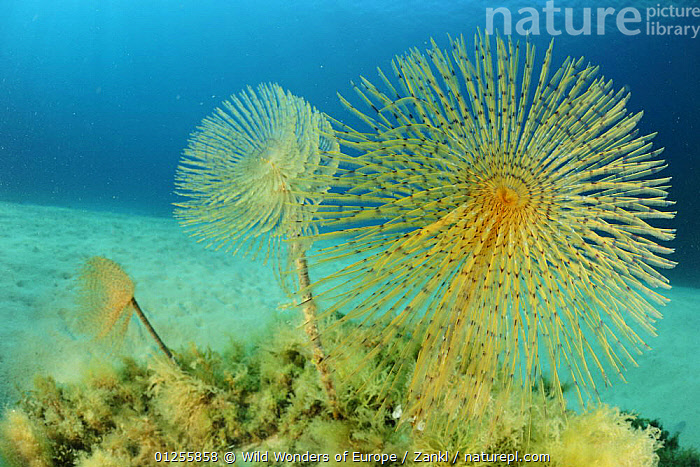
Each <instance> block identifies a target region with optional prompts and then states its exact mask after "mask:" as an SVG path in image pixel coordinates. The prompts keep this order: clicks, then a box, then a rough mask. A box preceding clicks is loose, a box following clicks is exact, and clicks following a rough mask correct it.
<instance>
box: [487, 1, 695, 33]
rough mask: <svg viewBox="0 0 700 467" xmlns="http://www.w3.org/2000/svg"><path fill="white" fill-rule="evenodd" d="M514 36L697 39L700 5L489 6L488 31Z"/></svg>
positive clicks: (551, 2)
mask: <svg viewBox="0 0 700 467" xmlns="http://www.w3.org/2000/svg"><path fill="white" fill-rule="evenodd" d="M497 29H498V30H500V31H503V33H504V34H506V35H510V34H512V33H513V30H515V32H516V33H518V34H520V35H527V34H533V35H540V34H549V35H551V36H558V35H561V34H568V35H571V36H580V35H584V36H590V35H597V36H602V35H605V33H606V31H610V30H617V31H619V32H621V33H622V34H624V35H626V36H636V35H639V34H645V35H648V36H664V37H677V36H684V37H689V38H692V39H695V38H697V37H698V35H700V6H678V5H673V4H661V3H657V4H656V5H655V6H649V7H639V8H638V7H634V6H627V7H623V8H613V7H595V8H591V7H583V6H577V7H567V6H565V5H564V4H563V2H562V3H556V4H555V2H554V0H549V1H547V2H546V4H545V6H544V8H541V9H537V8H534V7H523V8H518V9H517V10H516V9H515V8H512V9H511V8H508V7H498V8H486V32H487V33H489V34H493V33H494V32H495V31H496V30H497Z"/></svg>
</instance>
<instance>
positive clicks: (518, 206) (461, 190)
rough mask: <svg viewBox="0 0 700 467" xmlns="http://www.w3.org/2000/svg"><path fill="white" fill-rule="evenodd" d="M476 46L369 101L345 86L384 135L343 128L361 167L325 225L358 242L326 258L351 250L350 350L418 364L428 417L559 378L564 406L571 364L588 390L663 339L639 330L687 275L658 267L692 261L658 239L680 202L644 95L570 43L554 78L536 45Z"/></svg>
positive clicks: (362, 91)
mask: <svg viewBox="0 0 700 467" xmlns="http://www.w3.org/2000/svg"><path fill="white" fill-rule="evenodd" d="M474 41H475V46H474V51H475V53H474V54H473V55H472V54H470V53H468V52H467V46H466V44H465V42H464V40H463V39H461V38H460V39H457V40H454V41H452V42H451V51H444V50H441V49H440V48H438V47H437V45H435V43H433V47H432V48H431V49H430V50H428V52H427V56H426V55H424V54H423V53H421V52H419V51H418V50H411V51H409V52H408V53H407V54H406V55H404V56H400V57H397V58H396V59H395V60H394V62H393V64H392V68H393V77H391V76H388V75H386V74H384V73H383V72H382V71H381V70H379V78H380V81H381V83H382V86H376V85H375V84H373V83H371V82H370V81H368V80H367V79H365V78H362V80H361V83H360V84H359V85H357V86H355V91H356V93H357V95H358V96H359V101H360V102H361V104H362V107H355V106H354V105H353V104H352V103H351V102H350V101H349V100H346V99H344V98H342V97H341V100H342V102H343V103H344V104H345V105H346V106H347V107H348V109H349V110H350V111H351V112H352V113H353V114H354V116H356V117H357V118H358V119H359V120H361V121H362V122H363V123H364V125H365V126H366V128H365V130H364V131H358V130H355V129H354V128H352V127H350V126H349V125H347V124H342V123H339V124H338V126H339V127H340V128H339V131H338V135H339V138H340V141H341V144H342V145H343V146H345V147H347V148H349V149H351V150H352V151H351V152H350V153H348V154H347V155H342V156H340V157H339V158H340V159H341V164H343V165H344V167H346V168H350V170H346V171H345V172H343V173H341V174H340V176H338V177H335V178H334V179H333V180H331V181H329V182H328V183H330V184H332V185H335V186H337V187H339V190H336V193H334V194H333V200H334V201H333V203H334V204H335V205H336V206H331V205H326V206H322V212H321V213H320V215H321V217H322V218H323V221H322V225H323V226H324V227H325V228H326V229H328V230H330V232H326V233H323V234H321V235H319V236H317V237H316V238H343V237H345V238H346V240H345V241H344V242H343V243H340V244H339V245H338V246H336V247H330V248H328V249H327V250H325V251H324V252H322V253H321V254H320V255H318V256H317V258H316V260H315V263H316V264H318V263H319V262H330V261H338V260H339V259H341V258H343V259H345V258H351V262H350V264H349V265H347V266H346V267H343V268H342V269H340V270H339V271H338V272H337V273H335V274H333V275H330V276H328V277H326V278H325V279H324V280H321V281H319V282H318V283H317V284H316V287H317V291H318V290H322V293H321V295H324V296H326V297H327V298H328V299H329V300H331V301H332V303H333V305H332V306H331V307H330V309H328V310H327V313H334V312H337V311H340V312H341V313H342V314H343V315H344V318H343V320H341V322H344V321H348V320H353V321H355V322H356V323H357V324H358V326H359V327H358V330H357V331H356V333H355V334H354V335H353V336H352V337H351V338H349V339H348V340H347V341H345V342H343V343H342V344H341V345H339V346H337V347H336V348H335V349H333V350H331V352H330V355H331V357H332V358H336V359H338V360H342V359H343V358H345V357H346V356H348V355H351V354H352V353H353V352H354V351H353V348H354V346H355V345H363V346H372V347H374V348H375V352H374V353H378V352H379V351H380V350H381V351H382V355H386V356H387V357H386V358H390V359H391V360H392V361H394V362H395V364H394V365H393V368H394V374H395V375H396V374H398V373H399V372H400V371H401V369H402V368H410V367H412V365H413V364H414V362H415V371H414V373H413V378H412V381H411V383H410V386H409V388H408V399H409V404H408V409H407V410H404V414H406V418H407V419H412V420H416V421H420V420H424V419H425V418H426V417H428V414H429V412H430V410H429V409H430V408H431V407H441V408H443V409H446V410H449V411H450V413H451V414H452V415H453V417H454V419H464V417H472V416H475V415H479V414H481V413H483V411H484V407H486V405H487V401H488V400H489V398H490V397H492V394H494V393H498V392H499V391H500V390H504V391H506V392H507V391H508V390H509V388H511V387H513V386H514V385H518V386H522V387H524V388H527V389H528V390H527V391H524V392H523V393H524V394H527V393H529V392H530V391H529V388H531V387H533V386H537V385H539V384H541V383H540V382H541V380H542V377H543V376H545V377H547V378H548V379H549V381H551V383H552V388H553V389H554V391H555V392H556V394H557V395H558V396H559V399H560V400H561V401H562V405H563V396H562V392H561V385H562V383H563V381H562V379H561V378H562V374H563V372H562V370H563V369H566V379H568V382H570V383H571V384H572V386H573V387H574V388H575V391H576V392H577V393H578V395H579V397H580V399H581V400H583V399H584V398H585V397H584V396H585V394H586V393H590V392H595V387H596V380H597V379H602V380H603V381H604V382H605V383H606V384H607V383H608V382H609V374H610V373H611V372H612V373H618V374H621V372H622V370H623V368H624V366H625V364H626V363H630V362H631V363H633V362H634V358H633V355H634V354H635V353H638V352H639V351H640V349H642V348H645V347H647V345H646V344H645V343H644V341H643V340H642V338H641V337H640V336H639V335H638V333H637V330H638V329H643V330H646V331H648V332H651V333H653V332H654V328H653V322H654V321H655V320H656V319H658V318H660V316H661V315H660V314H659V313H658V312H657V311H656V310H655V308H654V306H653V305H654V304H663V303H664V302H665V301H666V300H665V299H664V297H662V296H661V295H659V294H658V293H656V292H655V291H654V290H653V289H654V288H657V287H661V288H668V287H669V285H668V281H667V280H666V279H665V278H664V276H662V275H661V274H660V273H659V272H657V271H656V270H655V268H659V267H660V268H670V267H673V265H674V263H673V262H672V261H669V260H668V259H665V258H663V257H661V256H660V255H662V254H667V253H671V252H672V250H671V249H669V248H666V247H663V246H660V245H658V244H657V243H656V241H657V240H671V239H672V238H673V237H674V231H673V230H670V229H665V228H661V227H658V226H654V225H652V223H650V222H651V221H654V220H656V219H671V218H672V217H673V216H674V214H675V213H673V212H669V211H667V210H665V208H667V207H668V206H670V205H671V204H673V203H672V202H671V201H668V200H667V192H666V189H667V188H668V186H667V184H668V182H669V180H670V178H654V177H653V174H655V173H657V172H659V171H660V170H662V169H663V168H664V167H665V166H666V165H665V163H664V161H662V160H660V159H658V155H659V154H660V153H661V150H660V149H656V150H655V149H652V143H651V139H652V138H653V136H654V135H653V134H650V135H639V134H638V133H637V130H636V129H635V127H636V125H637V122H638V121H639V120H640V118H641V117H642V114H641V113H630V112H628V111H627V109H626V108H625V105H626V103H627V101H628V99H629V94H628V93H627V91H626V90H624V89H621V90H619V91H616V90H615V89H614V88H613V85H612V82H610V81H606V80H605V79H603V78H602V77H596V75H597V67H593V66H590V65H584V64H583V59H579V60H572V59H570V58H567V59H566V60H565V61H564V63H563V64H562V65H561V66H560V67H559V68H556V69H552V66H551V61H552V45H551V44H550V47H549V48H548V50H547V52H546V54H545V57H544V63H543V65H542V67H541V69H539V70H538V69H536V67H535V63H534V62H535V60H534V56H535V55H534V47H533V46H532V45H531V44H530V43H529V42H528V43H527V44H526V45H525V47H521V45H520V44H519V43H514V42H512V41H511V40H510V39H508V40H507V41H504V40H502V39H501V38H496V40H495V49H494V50H492V44H493V41H492V39H490V38H488V37H486V38H483V37H482V36H481V34H478V35H477V36H476V37H475V39H474ZM533 85H534V87H533ZM348 237H349V238H348ZM631 323H636V326H631ZM399 336H402V337H400V338H399ZM416 347H418V348H419V349H420V350H419V353H418V357H417V361H416V360H415V354H414V352H415V349H416ZM374 353H373V354H374ZM373 354H371V355H373ZM596 374H597V375H598V376H597V377H596ZM396 381H398V379H393V380H391V381H389V382H387V391H388V390H390V389H391V387H392V384H394V383H395V382H396Z"/></svg>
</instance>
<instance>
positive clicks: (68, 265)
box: [0, 203, 700, 448]
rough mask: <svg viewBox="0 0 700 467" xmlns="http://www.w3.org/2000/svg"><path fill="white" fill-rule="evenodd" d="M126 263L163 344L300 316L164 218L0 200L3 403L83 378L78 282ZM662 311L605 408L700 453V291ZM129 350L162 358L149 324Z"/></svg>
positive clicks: (222, 336) (261, 270)
mask: <svg viewBox="0 0 700 467" xmlns="http://www.w3.org/2000/svg"><path fill="white" fill-rule="evenodd" d="M95 255H101V256H105V257H108V258H110V259H113V260H114V261H117V262H118V263H120V264H121V265H122V266H123V267H124V269H125V270H126V271H127V273H128V274H129V275H130V276H131V277H132V278H133V280H134V281H135V283H136V294H135V295H136V298H137V299H138V301H139V303H140V304H141V306H142V308H143V309H144V311H145V312H146V314H147V315H148V316H149V317H150V319H151V322H152V323H153V325H154V327H155V328H156V330H157V331H158V332H159V333H160V335H161V337H162V338H163V340H164V341H165V342H166V343H167V344H168V345H169V346H171V347H174V348H178V347H181V346H184V345H187V344H188V343H189V342H194V343H196V344H197V345H198V346H200V347H206V346H209V347H211V348H213V349H221V348H223V347H224V346H225V345H226V343H227V342H228V340H229V339H245V340H248V339H249V337H250V336H251V335H254V334H256V333H259V332H260V331H261V330H262V329H263V328H264V326H265V324H266V323H267V322H269V321H270V320H272V319H274V318H275V317H280V316H281V317H282V319H284V317H285V313H289V314H290V315H289V319H290V320H291V319H293V318H294V316H292V314H294V313H296V311H294V310H291V311H290V310H286V311H285V310H284V309H282V308H281V307H282V306H283V305H285V304H288V303H289V299H288V298H287V297H286V296H285V295H284V294H283V293H282V292H281V291H280V290H279V288H278V286H277V284H276V282H275V277H274V275H273V273H272V268H271V267H270V265H265V264H264V262H263V261H262V260H250V259H246V258H241V257H234V256H232V255H231V254H226V253H224V252H221V251H218V252H217V251H212V250H207V249H205V248H204V247H203V246H202V245H201V244H197V243H196V242H195V241H194V240H193V239H192V238H189V237H188V236H187V235H186V234H185V233H184V232H183V230H182V229H181V228H180V227H179V226H178V225H177V223H176V221H175V220H173V219H168V218H159V217H146V216H132V215H126V214H114V213H108V212H98V211H83V210H75V209H67V208H57V207H47V206H35V205H27V204H11V203H0V404H7V403H10V402H11V401H12V400H13V399H14V398H16V397H17V395H18V394H19V391H22V390H24V389H26V388H28V387H29V385H30V384H31V381H32V378H33V376H34V375H35V374H37V373H42V374H50V375H52V376H54V377H55V378H56V379H57V380H58V381H59V382H70V381H75V380H76V379H78V378H79V377H80V375H81V373H82V372H83V371H84V370H85V369H86V368H87V365H89V363H90V359H91V354H90V352H89V351H88V350H87V348H88V347H87V346H86V345H85V344H86V339H85V338H84V337H81V336H79V335H76V334H75V333H74V332H73V331H72V329H73V327H72V326H71V325H70V324H69V323H71V322H72V321H73V318H74V313H75V285H76V284H75V278H76V275H77V271H78V269H79V268H80V266H81V264H82V263H83V262H84V261H85V260H86V259H87V258H89V257H90V256H95ZM666 295H667V296H668V297H669V298H671V303H670V304H669V305H667V306H666V307H664V308H663V309H662V310H661V311H662V312H663V314H664V319H663V320H661V321H659V322H658V323H657V329H658V333H659V336H658V337H655V338H649V339H648V342H649V343H650V345H651V346H652V347H653V349H654V350H653V351H652V352H647V353H645V354H644V355H642V356H640V357H639V358H638V359H637V361H638V363H639V366H638V367H636V368H629V370H628V371H627V373H625V377H626V379H627V381H628V383H627V384H625V383H623V382H622V381H619V380H615V379H614V378H612V379H613V386H612V387H610V388H604V389H601V391H600V395H601V399H602V400H603V402H605V403H608V404H610V405H615V406H618V407H620V408H621V409H623V410H634V411H637V412H639V413H641V414H643V416H645V417H649V418H659V419H660V420H662V422H663V423H664V426H665V427H666V428H667V429H669V430H670V431H672V432H673V431H680V432H681V444H682V445H684V446H695V447H698V448H700V358H699V357H698V355H700V352H699V351H700V348H699V345H698V339H697V334H698V331H700V289H691V288H680V287H674V288H673V289H672V290H671V291H669V292H667V293H666ZM126 345H127V347H128V348H129V349H130V351H131V352H133V353H134V354H135V355H147V354H149V353H153V352H157V349H156V348H155V347H154V346H153V345H152V344H151V341H150V338H148V336H147V335H146V334H145V331H144V330H143V327H142V326H140V325H139V324H138V323H136V322H132V323H131V327H130V330H129V334H128V338H127V344H126Z"/></svg>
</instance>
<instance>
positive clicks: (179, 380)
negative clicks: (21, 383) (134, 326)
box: [0, 324, 407, 467]
mask: <svg viewBox="0 0 700 467" xmlns="http://www.w3.org/2000/svg"><path fill="white" fill-rule="evenodd" d="M288 328H289V325H288V324H285V325H282V324H277V325H276V327H275V328H274V329H273V330H272V332H274V335H275V339H269V338H267V339H260V340H259V341H257V342H256V343H253V344H251V345H250V346H249V347H246V346H244V345H243V344H240V343H236V342H231V344H230V345H229V346H228V348H227V349H226V350H225V351H224V352H221V353H219V352H214V351H212V350H201V349H199V348H197V347H196V346H194V345H191V346H190V347H188V348H186V349H184V350H181V351H176V352H174V354H175V358H176V359H177V361H178V363H179V365H173V364H172V362H171V361H170V360H169V359H166V358H162V357H161V358H160V359H156V360H151V361H150V362H149V363H139V362H137V361H136V360H134V359H131V358H124V359H123V360H121V362H120V363H119V364H117V365H114V364H111V363H101V364H99V365H97V366H95V367H94V368H93V369H92V370H91V371H90V372H89V373H88V374H87V375H86V376H85V378H84V379H83V381H81V382H80V383H75V384H59V383H57V382H56V381H55V380H54V379H53V378H51V377H47V376H39V377H37V378H36V379H35V382H34V388H33V390H32V391H30V392H28V393H27V394H26V395H25V396H24V397H23V398H22V399H21V400H20V401H19V402H18V404H17V405H16V406H15V407H13V408H11V409H9V410H7V411H6V412H5V414H4V417H3V419H2V421H1V422H0V453H2V454H3V455H5V457H6V458H7V460H8V462H9V463H10V465H12V466H23V467H24V466H28V465H29V466H46V467H63V466H78V467H92V466H110V465H119V466H149V465H160V464H159V463H157V462H156V461H155V459H154V453H155V452H163V451H182V450H185V451H188V450H192V448H193V446H196V447H197V449H198V450H209V451H219V452H221V451H231V450H235V451H236V452H240V451H252V450H263V451H264V450H270V451H272V450H275V451H285V452H290V453H293V452H304V451H309V452H318V453H328V454H331V453H333V454H334V453H336V452H338V451H339V450H345V449H348V448H351V449H353V450H356V451H361V452H377V451H382V450H384V449H387V448H388V449H392V450H395V449H398V447H399V446H404V444H405V442H404V440H405V439H407V438H406V436H404V435H405V432H406V430H402V431H396V430H395V425H396V423H395V420H394V419H392V418H391V416H390V413H389V412H388V409H387V410H385V412H386V416H385V417H381V418H379V419H378V420H366V418H368V414H370V413H371V414H373V415H374V414H376V413H377V412H378V411H379V410H380V409H381V407H380V404H379V403H378V402H376V403H374V404H373V403H371V402H368V401H378V400H379V398H378V392H379V388H378V387H377V386H376V385H372V384H367V385H365V386H364V388H363V389H361V390H360V391H359V392H357V391H356V389H357V387H356V386H355V385H353V384H350V385H346V386H343V387H342V389H341V392H340V394H339V396H340V401H341V403H342V404H343V406H344V407H358V406H360V405H363V406H364V410H356V411H355V412H354V413H349V415H348V416H347V417H346V418H345V419H343V420H342V421H340V420H336V419H334V418H333V416H332V413H333V408H332V407H330V406H329V404H328V401H327V398H326V397H325V394H324V390H323V388H322V387H321V384H320V381H319V379H318V374H317V373H316V369H315V367H314V365H313V364H312V360H311V355H310V353H311V351H312V350H311V349H310V348H309V345H308V342H307V341H306V338H305V335H304V334H303V331H301V330H300V329H298V328H294V329H288ZM360 380H366V378H363V377H362V375H360V379H359V380H358V381H360ZM402 449H406V448H405V447H402ZM271 456H272V455H271ZM283 464H284V463H283ZM291 464H292V463H289V464H288V465H291ZM190 465H212V464H211V463H209V462H201V463H198V462H192V463H190Z"/></svg>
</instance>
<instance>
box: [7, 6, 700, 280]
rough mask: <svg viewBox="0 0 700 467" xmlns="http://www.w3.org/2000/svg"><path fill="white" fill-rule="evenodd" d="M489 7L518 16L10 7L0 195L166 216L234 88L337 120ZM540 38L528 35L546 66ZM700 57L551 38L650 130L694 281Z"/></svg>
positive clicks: (611, 38) (697, 42) (657, 47)
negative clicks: (396, 66)
mask: <svg viewBox="0 0 700 467" xmlns="http://www.w3.org/2000/svg"><path fill="white" fill-rule="evenodd" d="M599 3H602V2H599ZM610 3H611V4H610V6H613V7H616V8H618V9H619V8H621V6H620V5H616V3H617V2H610ZM652 3H656V2H652ZM676 4H677V5H678V4H679V3H676ZM499 5H507V6H510V7H511V9H512V10H513V12H514V14H515V11H516V6H515V4H514V3H501V4H498V3H497V2H481V1H466V0H464V1H455V0H440V1H438V0H430V1H409V2H406V1H391V2H390V1H384V2H380V1H376V0H361V1H360V0H355V1H350V0H348V1H339V0H338V1H330V0H317V1H313V0H295V1H290V0H267V1H260V0H258V1H251V0H235V1H233V0H231V1H213V0H212V1H207V0H189V1H174V0H167V1H165V0H163V1H150V2H135V1H133V2H128V1H121V2H115V1H104V0H93V1H84V0H83V1H78V0H68V1H61V2H56V1H54V0H4V1H3V2H2V3H1V4H0V163H1V164H0V199H2V200H9V201H21V202H30V203H42V204H55V205H61V206H74V207H81V208H90V209H105V210H112V211H127V212H139V213H147V214H153V215H159V216H169V215H171V211H172V209H171V203H172V202H173V201H174V200H175V196H174V194H173V176H174V171H175V167H176V165H177V162H178V159H179V157H180V154H181V151H182V148H183V147H185V145H186V141H187V137H188V135H189V133H190V132H191V131H193V130H194V128H195V126H196V125H197V124H198V123H199V121H200V120H201V119H202V118H203V117H204V116H206V115H207V114H208V113H210V112H211V110H212V109H213V108H214V107H216V106H217V105H218V104H219V103H220V102H221V101H222V100H223V99H225V98H226V97H228V96H229V95H230V94H232V93H237V92H239V91H240V90H241V88H243V87H244V86H246V85H248V84H250V85H256V84H257V83H259V82H261V81H274V82H278V83H280V84H281V85H282V86H283V87H285V88H287V89H289V90H291V91H292V92H293V93H295V94H297V95H301V96H304V97H305V98H306V99H308V100H309V101H310V102H311V103H312V104H313V105H315V106H316V107H318V108H319V109H321V110H323V111H325V112H327V113H329V114H331V115H333V116H335V117H337V118H344V117H346V116H347V115H348V113H347V112H346V111H345V110H344V109H343V108H342V107H341V105H340V104H339V102H338V99H337V98H336V92H341V93H342V94H344V95H348V96H350V95H351V94H352V91H351V88H350V86H349V82H350V80H352V79H357V78H358V76H360V75H364V76H367V77H368V78H370V79H373V78H375V77H376V75H375V68H376V67H377V66H382V67H383V68H384V69H386V70H388V68H389V62H390V59H391V58H392V57H393V56H394V55H395V54H398V53H402V52H404V51H406V50H407V49H408V48H409V47H413V46H416V47H419V48H421V49H424V48H425V46H426V41H427V40H428V39H429V38H430V37H431V36H432V37H434V38H435V39H436V40H437V41H438V43H439V44H441V45H443V46H444V45H446V44H447V33H449V34H451V35H453V36H454V35H459V34H462V33H463V34H465V35H466V36H467V38H468V41H469V42H471V37H472V35H473V33H474V31H475V30H476V28H477V27H481V28H483V27H484V26H485V18H486V10H485V9H486V6H491V7H497V6H499ZM558 6H561V7H567V6H569V7H577V5H576V4H574V3H573V2H569V3H562V2H558ZM583 6H588V5H583ZM606 6H607V5H606ZM643 6H646V4H644V5H641V4H640V5H639V7H640V9H641V8H643ZM540 8H541V6H540ZM577 8H578V13H577V14H580V8H579V7H577ZM542 17H543V18H544V16H542ZM560 23H561V20H560V19H559V24H560ZM681 23H682V24H694V25H700V18H697V19H690V20H685V21H682V22H681ZM497 24H498V23H497ZM550 39H551V37H550V36H549V35H547V34H542V35H540V36H536V37H534V38H533V41H534V43H535V44H536V45H537V46H538V52H539V55H538V56H539V57H540V60H541V57H542V54H543V52H544V49H545V47H546V46H547V44H548V42H549V40H550ZM699 52H700V37H699V38H696V39H692V38H690V37H673V38H661V37H658V36H647V35H645V34H640V35H637V36H624V35H622V34H620V33H619V32H617V31H615V30H614V29H612V28H609V30H608V33H607V34H606V35H605V36H586V37H573V36H568V35H561V36H559V37H558V38H557V40H556V43H555V57H554V65H558V64H559V63H561V61H562V60H563V59H564V58H565V57H566V56H567V55H572V56H581V55H583V56H585V57H586V59H587V60H590V61H591V62H592V63H595V64H598V65H600V66H601V72H602V73H603V74H604V75H605V76H606V77H608V78H611V79H613V80H614V82H615V85H616V87H621V86H624V85H626V86H628V87H629V89H630V90H631V92H632V100H631V101H630V104H629V108H630V110H634V111H639V110H644V111H645V117H644V119H643V120H642V123H641V125H640V129H641V131H642V132H654V131H657V132H659V135H658V136H657V138H656V140H655V143H656V145H657V146H664V147H666V154H665V156H666V157H667V159H668V160H669V164H670V167H669V169H668V171H667V172H666V173H667V174H669V175H672V176H673V177H674V180H673V189H672V190H671V193H672V197H673V198H674V199H676V200H677V201H678V211H679V215H678V217H677V218H676V219H675V220H674V221H673V225H674V226H675V227H677V228H678V239H677V240H676V241H675V242H674V245H675V246H676V247H677V248H678V253H677V254H676V255H675V259H677V260H679V261H680V262H681V264H680V265H679V267H677V268H676V269H675V270H674V271H671V273H670V276H671V277H673V278H674V279H676V280H678V281H680V282H685V283H688V285H697V284H698V283H700V282H699V281H698V279H697V277H698V274H700V273H698V269H699V268H697V267H696V265H697V264H700V239H698V238H697V236H698V234H697V232H700V209H699V208H698V203H697V200H696V199H695V198H696V193H697V188H696V181H697V180H698V164H697V162H698V157H700V151H699V150H698V148H699V147H700V116H699V115H698V108H700V89H699V87H698V73H699V72H700V53H699ZM540 60H538V61H540Z"/></svg>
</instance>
